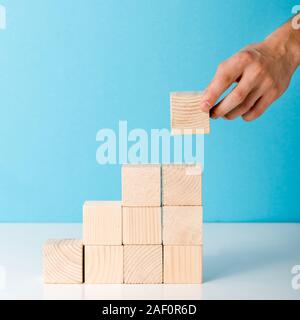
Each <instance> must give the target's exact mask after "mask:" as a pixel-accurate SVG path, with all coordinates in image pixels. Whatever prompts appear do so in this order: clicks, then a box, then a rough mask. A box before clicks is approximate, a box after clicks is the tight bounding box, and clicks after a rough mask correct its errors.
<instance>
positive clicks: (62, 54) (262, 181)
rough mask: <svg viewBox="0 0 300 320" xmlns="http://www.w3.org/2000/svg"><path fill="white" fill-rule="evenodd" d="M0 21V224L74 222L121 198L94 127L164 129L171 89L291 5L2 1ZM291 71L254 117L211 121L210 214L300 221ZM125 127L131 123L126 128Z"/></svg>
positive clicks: (204, 71)
mask: <svg viewBox="0 0 300 320" xmlns="http://www.w3.org/2000/svg"><path fill="white" fill-rule="evenodd" d="M0 2H1V3H2V4H3V5H5V6H6V10H7V29H6V30H5V31H2V30H0V108H1V115H0V152H1V155H0V221H3V222H4V221H9V222H11V221H27V222H31V221H33V222H35V221H40V222H42V221H53V222H54V221H58V222H63V221H66V222H69V221H70V222H71V221H74V222H77V221H81V207H82V203H83V201H84V200H86V199H119V198H120V196H121V188H120V166H119V165H113V166H100V165H99V164H97V162H96V159H95V154H96V149H97V147H98V145H99V143H97V142H96V139H95V137H96V133H97V131H98V130H99V129H101V128H105V127H108V128H116V129H117V126H118V121H119V120H128V122H129V127H130V128H135V127H138V128H144V129H146V130H149V129H151V128H169V117H170V116H169V96H168V94H169V92H170V91H177V90H178V91H179V90H197V89H202V88H204V87H205V86H206V85H207V84H208V82H209V81H210V80H211V78H212V76H213V74H214V72H215V69H216V67H217V65H218V63H220V62H221V61H222V60H223V59H225V58H227V57H228V56H230V55H232V54H233V53H235V52H236V51H237V50H239V49H240V48H241V47H243V46H245V45H247V44H249V43H252V42H257V41H260V40H262V39H263V38H264V37H265V36H266V35H267V34H268V33H270V32H271V31H272V30H273V29H274V28H276V26H279V25H280V24H281V23H283V22H284V21H285V20H287V19H288V18H289V17H291V9H292V7H293V5H294V4H296V3H295V2H293V1H287V0H284V1H269V0H257V1H256V0H255V1H254V0H247V1H246V0H244V1H240V0H239V1H238V0H236V1H234V0H231V1H228V0H227V1H217V0H209V1H199V0H172V1H171V0H168V1H167V0H164V1H163V0H126V1H125V0H119V1H117V0H106V1H104V0H102V1H101V0H98V1H96V0H84V1H74V0H72V1H71V0H64V1H61V0H43V1H40V0H35V1H34V0H27V1H19V0H9V1H4V0H3V1H0ZM299 80H300V73H299V72H297V73H296V74H295V76H294V78H293V81H292V83H291V85H290V88H289V90H288V92H287V93H286V94H285V95H284V96H283V97H282V98H281V99H280V100H279V101H277V102H276V103H275V104H274V105H273V106H272V107H271V108H270V110H269V111H268V112H267V113H266V114H265V115H264V116H263V117H262V118H260V119H259V120H257V121H255V122H253V123H246V122H243V121H241V120H237V121H233V122H226V121H224V120H217V121H212V123H211V126H212V129H211V134H210V135H209V136H208V137H206V140H205V176H204V181H203V186H204V194H203V197H204V206H205V220H206V221H300V209H299V185H300V173H299V163H300V146H299V136H300V135H299V120H300V109H299V105H298V101H299V98H300V90H299ZM130 128H129V129H130Z"/></svg>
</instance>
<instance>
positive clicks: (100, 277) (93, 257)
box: [84, 246, 123, 283]
mask: <svg viewBox="0 0 300 320" xmlns="http://www.w3.org/2000/svg"><path fill="white" fill-rule="evenodd" d="M84 258H85V260H84V280H85V282H86V283H123V246H85V247H84Z"/></svg>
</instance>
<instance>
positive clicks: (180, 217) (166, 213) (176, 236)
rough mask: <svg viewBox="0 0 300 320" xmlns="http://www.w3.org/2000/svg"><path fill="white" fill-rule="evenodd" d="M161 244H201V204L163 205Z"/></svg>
mask: <svg viewBox="0 0 300 320" xmlns="http://www.w3.org/2000/svg"><path fill="white" fill-rule="evenodd" d="M163 244H164V245H198V244H202V206H172V207H170V206H169V207H163Z"/></svg>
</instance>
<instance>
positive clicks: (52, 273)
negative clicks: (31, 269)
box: [43, 239, 83, 284]
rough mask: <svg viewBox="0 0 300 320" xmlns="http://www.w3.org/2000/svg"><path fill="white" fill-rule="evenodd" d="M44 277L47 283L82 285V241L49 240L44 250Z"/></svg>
mask: <svg viewBox="0 0 300 320" xmlns="http://www.w3.org/2000/svg"><path fill="white" fill-rule="evenodd" d="M43 277H44V282H45V283H57V284H66V283H82V281H83V245H82V241H81V240H76V239H64V240H48V241H47V242H46V243H45V245H44V248H43Z"/></svg>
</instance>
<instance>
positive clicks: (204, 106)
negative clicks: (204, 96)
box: [200, 101, 211, 112]
mask: <svg viewBox="0 0 300 320" xmlns="http://www.w3.org/2000/svg"><path fill="white" fill-rule="evenodd" d="M200 108H201V110H202V111H203V112H208V111H209V109H210V108H211V105H210V103H209V102H208V101H203V102H201V105H200Z"/></svg>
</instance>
